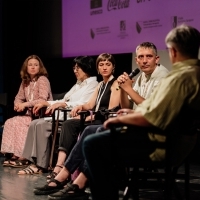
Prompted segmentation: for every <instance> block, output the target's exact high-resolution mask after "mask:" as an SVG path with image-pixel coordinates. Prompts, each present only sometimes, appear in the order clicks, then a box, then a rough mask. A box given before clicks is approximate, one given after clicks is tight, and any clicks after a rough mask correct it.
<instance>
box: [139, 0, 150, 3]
mask: <svg viewBox="0 0 200 200" xmlns="http://www.w3.org/2000/svg"><path fill="white" fill-rule="evenodd" d="M148 1H151V0H136V2H137V3H145V2H148Z"/></svg>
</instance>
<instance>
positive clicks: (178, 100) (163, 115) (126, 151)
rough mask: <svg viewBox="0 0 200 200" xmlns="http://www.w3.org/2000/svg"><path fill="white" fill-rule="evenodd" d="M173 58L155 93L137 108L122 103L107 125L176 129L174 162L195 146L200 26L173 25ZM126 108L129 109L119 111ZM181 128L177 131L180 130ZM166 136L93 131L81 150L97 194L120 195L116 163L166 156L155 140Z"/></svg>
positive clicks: (111, 198) (169, 40)
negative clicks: (193, 127)
mask: <svg viewBox="0 0 200 200" xmlns="http://www.w3.org/2000/svg"><path fill="white" fill-rule="evenodd" d="M165 42H166V45H167V48H168V51H169V57H170V60H171V62H172V64H173V66H172V70H171V72H170V73H169V74H168V75H167V76H166V78H164V79H163V80H162V81H161V82H160V84H159V85H158V86H157V88H156V89H155V90H154V92H153V93H152V94H151V96H150V97H149V98H148V99H146V100H144V101H143V102H142V103H141V104H140V105H139V106H138V107H137V108H136V110H135V112H134V111H132V110H129V109H122V110H120V111H119V115H118V116H117V117H115V118H110V119H108V120H107V121H106V122H105V123H104V127H105V128H109V127H110V126H111V125H115V124H120V123H122V124H130V125H137V126H143V127H151V126H155V127H157V128H159V129H161V130H170V131H173V133H174V136H176V137H174V139H175V140H174V147H175V148H176V151H175V152H178V156H176V155H174V158H176V162H175V159H173V161H174V164H179V163H180V162H181V161H182V160H183V159H184V158H185V157H186V156H187V155H188V154H189V152H190V151H191V150H192V148H193V147H194V145H195V142H196V134H193V135H189V132H187V131H188V124H189V123H190V122H191V119H192V118H193V116H194V115H196V113H197V112H200V104H199V102H200V61H199V60H198V51H199V46H200V32H199V31H198V30H197V29H195V28H193V27H190V26H187V25H181V26H178V27H176V28H175V29H173V30H171V31H170V32H169V33H168V35H167V36H166V39H165ZM122 113H126V115H123V116H122V115H121V114H122ZM177 132H179V133H183V134H179V135H177V134H176V133H177ZM155 140H157V141H158V142H162V141H164V140H165V138H164V137H161V136H158V135H153V134H146V133H141V132H140V133H138V134H137V131H136V130H135V131H134V130H132V131H125V132H124V133H123V134H120V133H119V134H115V135H113V133H111V131H110V130H107V131H104V132H101V133H100V134H94V135H90V136H88V137H86V138H85V140H84V143H83V153H84V156H85V158H86V161H87V164H88V168H89V170H90V175H91V176H90V186H91V192H92V199H93V200H100V199H104V200H117V199H118V191H117V189H116V188H117V184H116V183H117V181H116V180H117V177H118V175H117V173H116V170H114V169H115V168H114V167H113V166H117V164H118V163H124V164H126V162H129V161H130V159H131V161H132V162H134V163H137V162H140V163H141V162H154V161H162V160H163V159H164V158H165V154H164V152H163V151H160V150H159V149H155V144H154V142H153V141H155Z"/></svg>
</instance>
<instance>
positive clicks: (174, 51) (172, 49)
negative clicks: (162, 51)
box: [171, 47, 177, 58]
mask: <svg viewBox="0 0 200 200" xmlns="http://www.w3.org/2000/svg"><path fill="white" fill-rule="evenodd" d="M171 55H172V56H173V57H174V58H176V57H177V50H176V49H175V48H174V47H172V48H171Z"/></svg>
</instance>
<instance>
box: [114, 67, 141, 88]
mask: <svg viewBox="0 0 200 200" xmlns="http://www.w3.org/2000/svg"><path fill="white" fill-rule="evenodd" d="M139 72H140V70H139V69H138V68H136V69H135V70H133V71H132V72H131V73H130V74H129V75H128V76H129V78H130V79H132V78H133V77H134V76H136V75H137V74H138V73H139ZM119 89H120V85H119V86H118V87H117V88H116V90H119Z"/></svg>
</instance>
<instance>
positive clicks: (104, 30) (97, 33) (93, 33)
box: [90, 26, 110, 39]
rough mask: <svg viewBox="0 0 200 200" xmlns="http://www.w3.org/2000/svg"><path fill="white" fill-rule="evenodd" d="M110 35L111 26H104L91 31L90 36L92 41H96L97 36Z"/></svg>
mask: <svg viewBox="0 0 200 200" xmlns="http://www.w3.org/2000/svg"><path fill="white" fill-rule="evenodd" d="M109 33H110V27H109V26H102V27H97V28H93V29H92V28H91V29H90V36H91V38H92V39H94V38H95V37H97V36H100V35H104V34H109Z"/></svg>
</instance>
